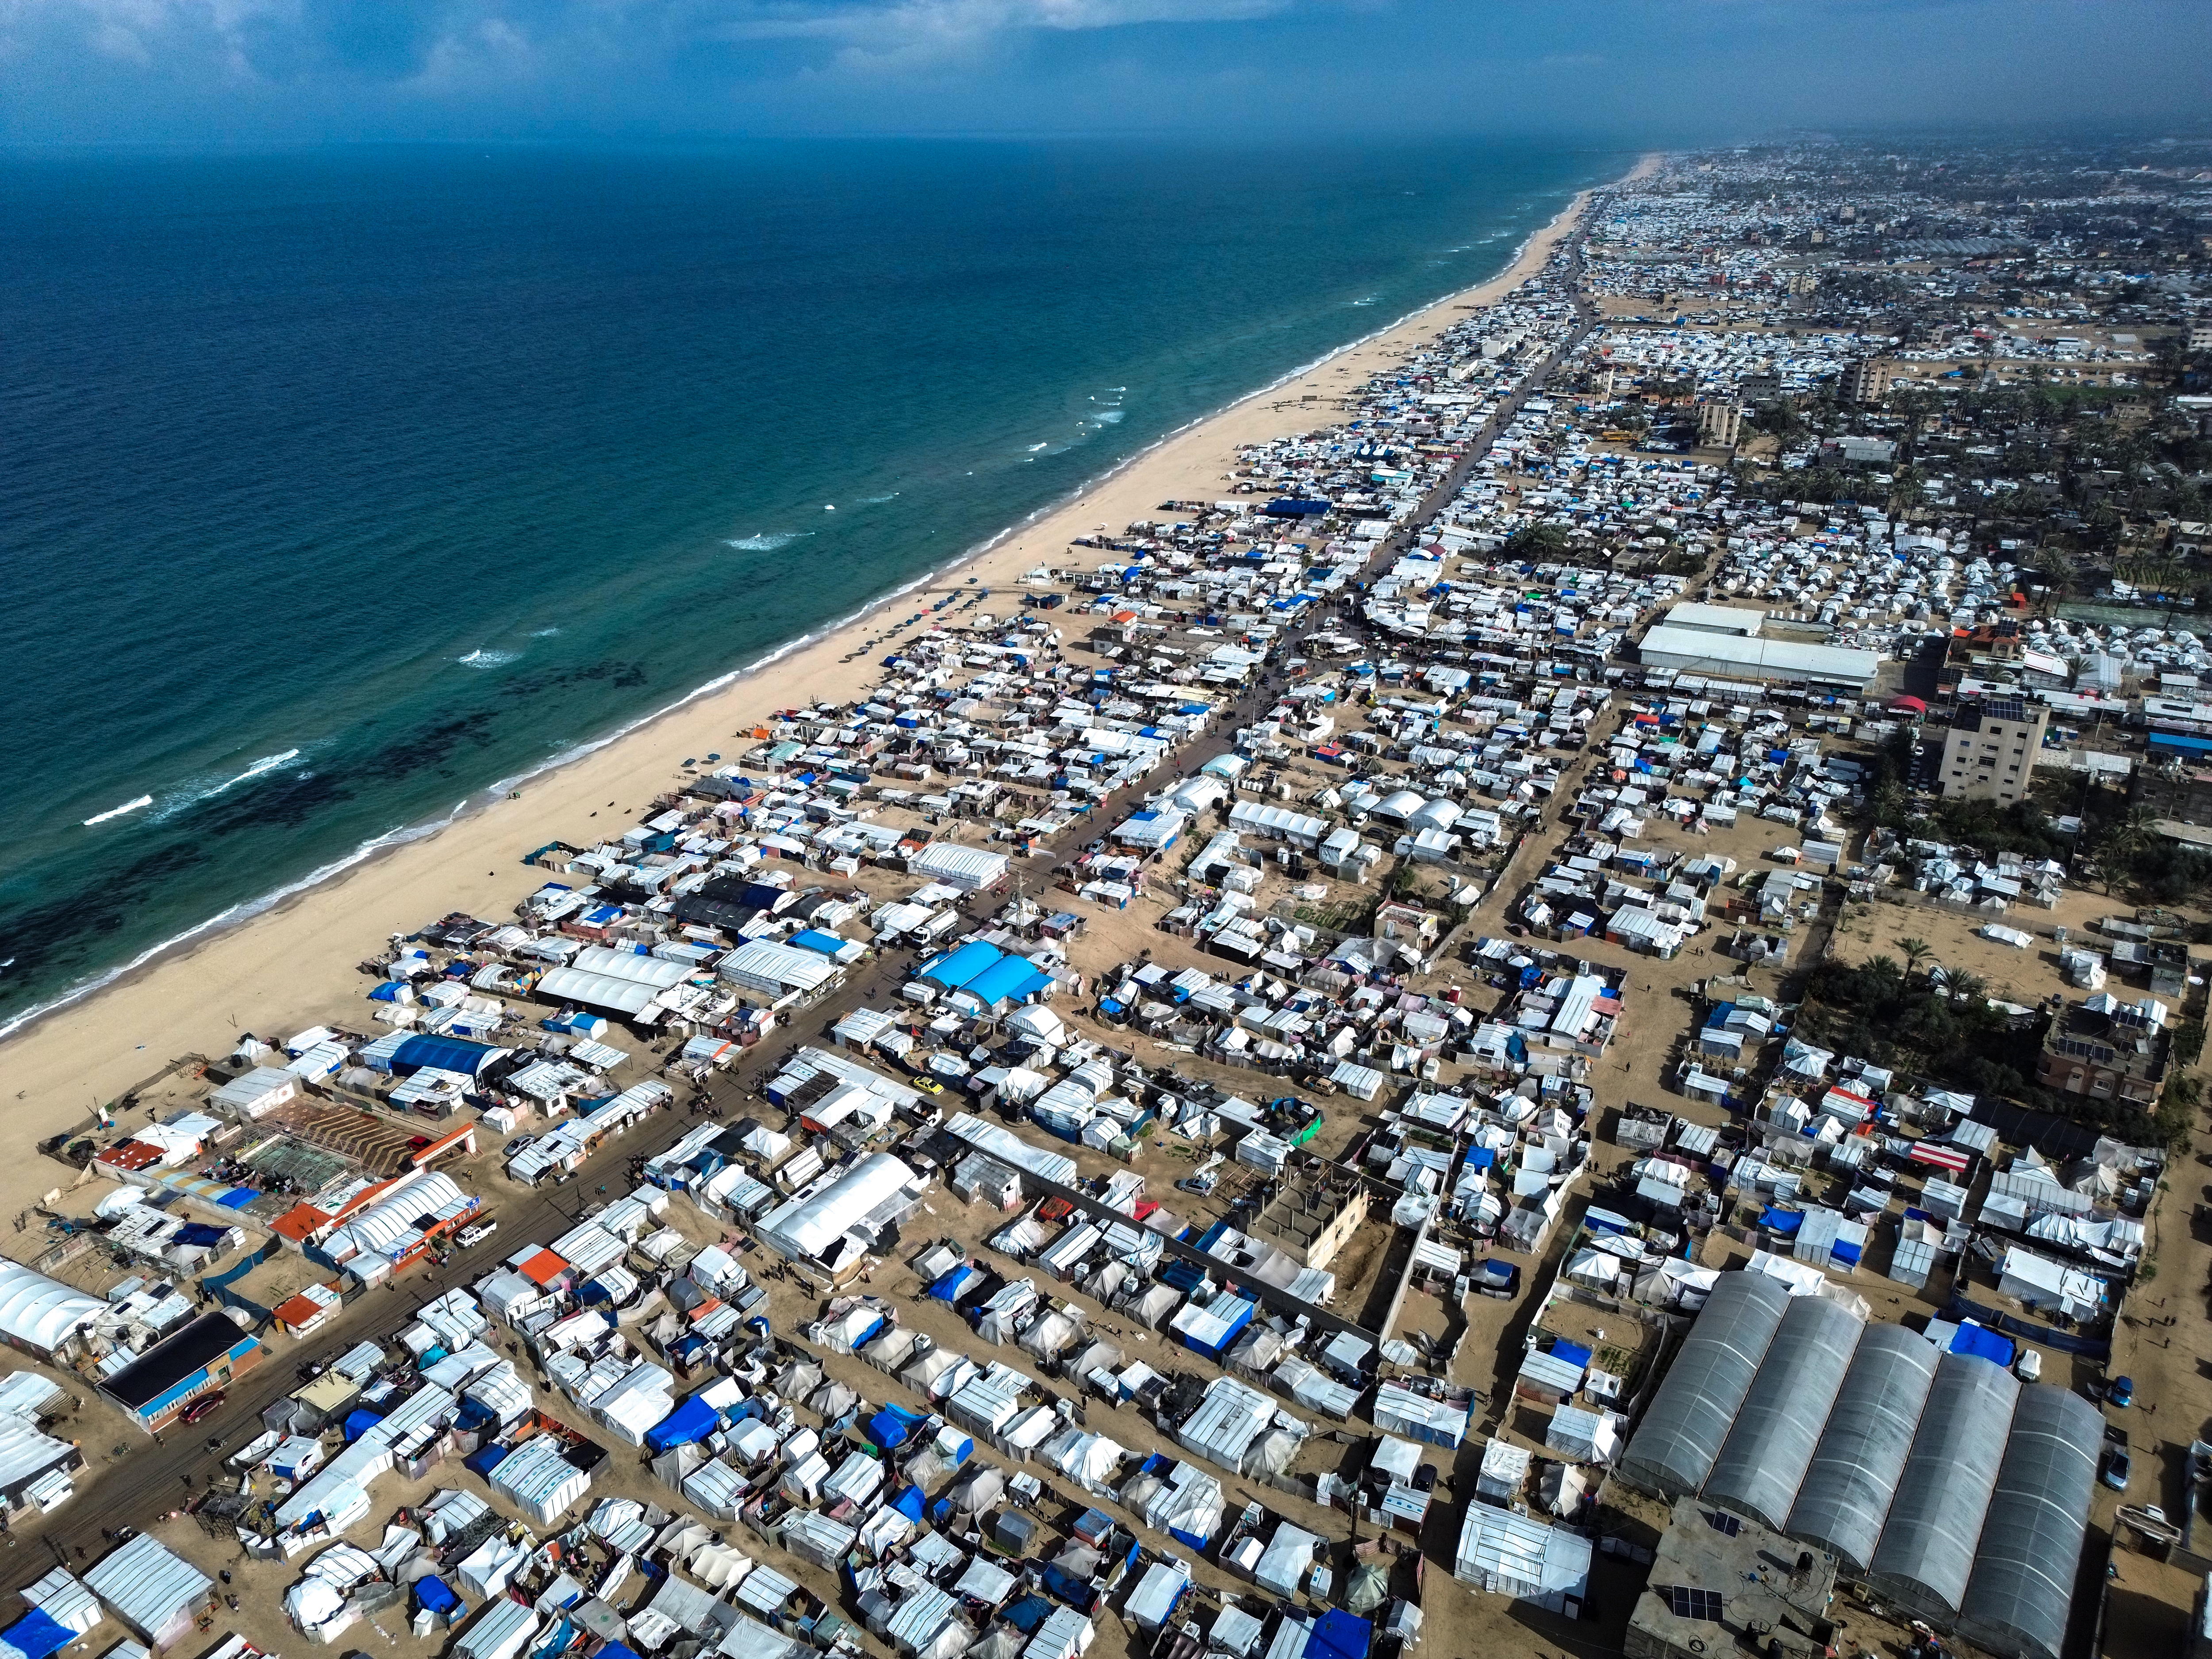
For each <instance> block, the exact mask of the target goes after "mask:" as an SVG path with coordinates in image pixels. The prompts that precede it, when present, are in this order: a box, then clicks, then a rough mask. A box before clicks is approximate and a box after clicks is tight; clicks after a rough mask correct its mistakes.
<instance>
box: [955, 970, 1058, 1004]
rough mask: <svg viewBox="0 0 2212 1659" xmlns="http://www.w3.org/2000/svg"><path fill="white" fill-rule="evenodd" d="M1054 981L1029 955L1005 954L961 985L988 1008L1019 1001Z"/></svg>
mask: <svg viewBox="0 0 2212 1659" xmlns="http://www.w3.org/2000/svg"><path fill="white" fill-rule="evenodd" d="M1051 983H1052V975H1050V974H1048V973H1046V972H1045V971H1044V969H1042V968H1040V967H1038V966H1037V965H1036V963H1033V962H1031V961H1030V959H1029V958H1028V957H1000V958H999V959H998V960H997V961H996V962H994V963H992V964H991V965H990V966H989V967H987V968H986V969H984V970H983V971H982V972H981V973H980V974H978V975H975V978H973V979H971V980H969V981H968V982H967V983H966V984H965V985H963V986H962V987H960V988H961V989H962V990H963V991H965V992H966V993H967V994H969V996H971V997H973V998H975V1000H976V1001H978V1002H980V1003H981V1004H982V1005H983V1006H985V1007H987V1008H990V1007H995V1006H997V1005H999V1004H1000V1003H1001V1002H1019V1001H1020V1000H1022V999H1023V998H1024V997H1028V996H1034V995H1036V994H1037V993H1038V992H1039V991H1042V990H1043V989H1044V988H1045V987H1047V986H1048V985H1050V984H1051Z"/></svg>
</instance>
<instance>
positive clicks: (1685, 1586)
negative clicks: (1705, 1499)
mask: <svg viewBox="0 0 2212 1659" xmlns="http://www.w3.org/2000/svg"><path fill="white" fill-rule="evenodd" d="M1835 1593H1836V1558H1835V1557H1834V1556H1832V1555H1830V1554H1829V1553H1827V1552H1826V1550H1818V1549H1808V1548H1807V1547H1805V1546H1804V1545H1802V1544H1799V1543H1796V1542H1795V1541H1791V1540H1790V1539H1787V1538H1784V1536H1783V1535H1782V1534H1779V1533H1776V1532H1770V1531H1768V1530H1767V1529H1766V1528H1765V1527H1762V1526H1760V1525H1759V1523H1758V1522H1755V1521H1742V1520H1739V1518H1738V1517H1736V1516H1733V1515H1728V1514H1725V1513H1724V1512H1723V1511H1722V1510H1709V1509H1707V1508H1706V1507H1705V1505H1703V1504H1700V1503H1699V1502H1698V1500H1697V1499H1696V1498H1684V1499H1682V1501H1681V1502H1680V1503H1679V1504H1675V1505H1674V1514H1673V1515H1672V1516H1670V1517H1669V1518H1668V1523H1667V1530H1666V1532H1665V1533H1664V1534H1662V1536H1661V1537H1660V1540H1659V1549H1658V1553H1657V1556H1656V1559H1654V1560H1653V1561H1652V1563H1651V1576H1650V1582H1649V1583H1648V1585H1647V1587H1646V1588H1645V1589H1644V1593H1643V1594H1642V1595H1639V1596H1638V1597H1637V1598H1636V1607H1635V1610H1634V1611H1633V1612H1632V1613H1630V1614H1629V1618H1628V1636H1627V1639H1626V1642H1625V1643H1624V1644H1623V1650H1624V1651H1625V1652H1626V1653H1627V1655H1628V1656H1629V1659H1705V1656H1706V1655H1708V1654H1709V1653H1715V1652H1722V1651H1725V1650H1727V1649H1728V1648H1729V1647H1732V1646H1735V1645H1737V1644H1741V1643H1743V1642H1745V1641H1747V1640H1748V1641H1751V1642H1754V1643H1756V1644H1757V1646H1758V1649H1759V1651H1760V1652H1762V1653H1766V1654H1770V1655H1771V1654H1774V1653H1777V1652H1779V1653H1782V1654H1785V1655H1790V1656H1803V1659H1819V1656H1821V1655H1823V1654H1825V1653H1826V1652H1828V1651H1830V1650H1831V1647H1830V1644H1831V1643H1832V1641H1833V1639H1834V1637H1835V1634H1836V1627H1835V1625H1834V1623H1833V1621H1832V1620H1830V1619H1829V1617H1828V1604H1829V1602H1830V1601H1831V1600H1832V1599H1833V1597H1834V1595H1835Z"/></svg>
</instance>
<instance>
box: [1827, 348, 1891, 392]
mask: <svg viewBox="0 0 2212 1659" xmlns="http://www.w3.org/2000/svg"><path fill="white" fill-rule="evenodd" d="M1888 390H1889V371H1888V368H1887V366H1886V365H1885V364H1884V363H1883V362H1881V359H1880V358H1878V357H1862V358H1860V359H1859V360H1858V361H1857V362H1855V363H1851V364H1849V365H1847V366H1846V367H1845V368H1844V372H1843V374H1841V375H1840V376H1839V377H1838V379H1837V381H1836V395H1837V396H1838V398H1842V399H1843V400H1844V402H1845V403H1847V404H1878V403H1880V402H1881V400H1882V397H1883V394H1884V393H1886V392H1887V391H1888Z"/></svg>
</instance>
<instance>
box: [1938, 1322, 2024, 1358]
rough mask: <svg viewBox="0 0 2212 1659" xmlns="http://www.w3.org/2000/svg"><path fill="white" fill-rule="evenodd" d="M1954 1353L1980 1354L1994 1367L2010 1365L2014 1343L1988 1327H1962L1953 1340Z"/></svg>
mask: <svg viewBox="0 0 2212 1659" xmlns="http://www.w3.org/2000/svg"><path fill="white" fill-rule="evenodd" d="M1951 1352H1953V1353H1971V1354H1978V1355H1980V1356H1981V1358H1984V1359H1986V1360H1988V1361H1989V1362H1990V1364H1992V1365H2009V1364H2012V1358H2013V1352H2014V1349H2013V1341H2012V1339H2011V1338H2010V1337H2008V1336H2000V1335H1999V1334H1997V1333H1996V1332H1995V1331H1993V1330H1991V1329H1990V1328H1989V1327H1988V1326H1986V1325H1961V1326H1960V1327H1959V1328H1958V1331H1957V1332H1956V1333H1955V1334H1954V1335H1953V1336H1952V1338H1951Z"/></svg>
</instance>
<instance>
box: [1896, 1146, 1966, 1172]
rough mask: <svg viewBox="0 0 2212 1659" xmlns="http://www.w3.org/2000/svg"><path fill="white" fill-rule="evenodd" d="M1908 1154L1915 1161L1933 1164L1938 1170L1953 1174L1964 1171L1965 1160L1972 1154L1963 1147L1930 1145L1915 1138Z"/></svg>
mask: <svg viewBox="0 0 2212 1659" xmlns="http://www.w3.org/2000/svg"><path fill="white" fill-rule="evenodd" d="M1909 1156H1911V1158H1912V1159H1913V1160H1914V1161H1915V1162H1916V1163H1920V1164H1934V1165H1935V1166H1936V1168H1937V1169H1939V1170H1951V1171H1952V1172H1953V1173H1954V1174H1960V1173H1963V1172H1964V1171H1965V1170H1966V1161H1967V1159H1968V1158H1970V1157H1971V1156H1972V1154H1971V1153H1969V1152H1966V1150H1965V1149H1964V1148H1963V1147H1959V1146H1929V1144H1928V1143H1927V1142H1926V1141H1924V1140H1916V1141H1914V1142H1913V1143H1912V1151H1911V1153H1910V1154H1909Z"/></svg>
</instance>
